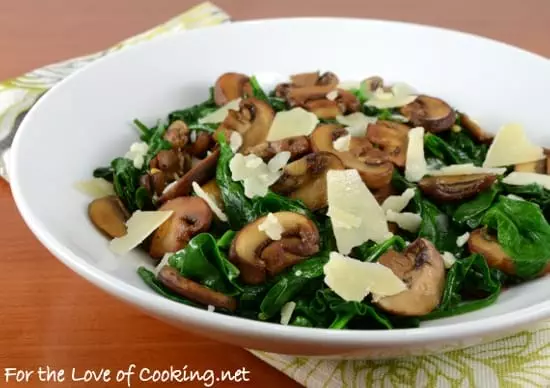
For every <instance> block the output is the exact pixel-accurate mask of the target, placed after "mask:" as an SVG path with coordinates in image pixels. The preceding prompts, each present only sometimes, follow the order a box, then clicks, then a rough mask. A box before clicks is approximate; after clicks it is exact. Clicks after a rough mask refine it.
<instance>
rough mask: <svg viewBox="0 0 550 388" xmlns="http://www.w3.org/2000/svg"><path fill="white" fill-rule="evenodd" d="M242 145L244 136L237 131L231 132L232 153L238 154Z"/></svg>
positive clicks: (230, 144) (230, 145)
mask: <svg viewBox="0 0 550 388" xmlns="http://www.w3.org/2000/svg"><path fill="white" fill-rule="evenodd" d="M242 145H243V137H242V135H241V134H240V133H239V132H237V131H233V132H231V137H230V138H229V147H230V148H231V151H233V153H235V152H237V151H238V150H239V148H241V146H242Z"/></svg>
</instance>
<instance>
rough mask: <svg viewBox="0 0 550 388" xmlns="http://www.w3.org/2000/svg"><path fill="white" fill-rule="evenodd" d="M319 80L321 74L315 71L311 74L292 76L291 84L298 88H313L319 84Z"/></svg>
mask: <svg viewBox="0 0 550 388" xmlns="http://www.w3.org/2000/svg"><path fill="white" fill-rule="evenodd" d="M318 80H319V72H318V71H314V72H311V73H299V74H294V75H291V76H290V83H291V85H292V86H294V87H297V88H303V87H305V86H313V85H315V84H317V81H318Z"/></svg>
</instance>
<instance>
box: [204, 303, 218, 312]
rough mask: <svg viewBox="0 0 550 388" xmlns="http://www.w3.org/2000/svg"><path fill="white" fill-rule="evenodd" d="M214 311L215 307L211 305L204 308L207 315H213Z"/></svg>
mask: <svg viewBox="0 0 550 388" xmlns="http://www.w3.org/2000/svg"><path fill="white" fill-rule="evenodd" d="M215 310H216V307H215V306H212V305H211V304H209V305H208V306H207V307H206V311H208V312H209V313H213V312H214V311H215Z"/></svg>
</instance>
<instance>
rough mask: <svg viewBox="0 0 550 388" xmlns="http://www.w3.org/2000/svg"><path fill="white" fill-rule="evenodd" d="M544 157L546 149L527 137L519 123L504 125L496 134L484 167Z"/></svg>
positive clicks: (531, 160)
mask: <svg viewBox="0 0 550 388" xmlns="http://www.w3.org/2000/svg"><path fill="white" fill-rule="evenodd" d="M540 159H544V150H543V149H542V147H539V146H537V145H535V144H533V143H531V141H529V139H528V138H527V134H526V133H525V131H524V130H523V127H522V126H521V125H518V124H508V125H505V126H503V127H502V128H501V129H500V130H499V131H498V132H497V134H496V136H495V138H494V139H493V142H492V143H491V146H490V147H489V151H487V157H486V158H485V161H484V162H483V167H503V166H510V165H512V164H520V163H527V162H534V161H536V160H540Z"/></svg>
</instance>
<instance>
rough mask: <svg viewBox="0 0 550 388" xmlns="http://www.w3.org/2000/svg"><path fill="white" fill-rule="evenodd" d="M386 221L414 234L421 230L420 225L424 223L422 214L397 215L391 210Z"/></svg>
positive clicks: (387, 213)
mask: <svg viewBox="0 0 550 388" xmlns="http://www.w3.org/2000/svg"><path fill="white" fill-rule="evenodd" d="M386 219H387V220H388V221H389V222H395V223H396V224H397V226H399V227H400V228H401V229H403V230H406V231H409V232H412V233H415V232H417V231H418V229H419V228H420V224H421V223H422V217H420V214H415V213H409V212H405V213H396V212H394V211H393V210H391V209H389V210H388V211H387V212H386Z"/></svg>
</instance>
